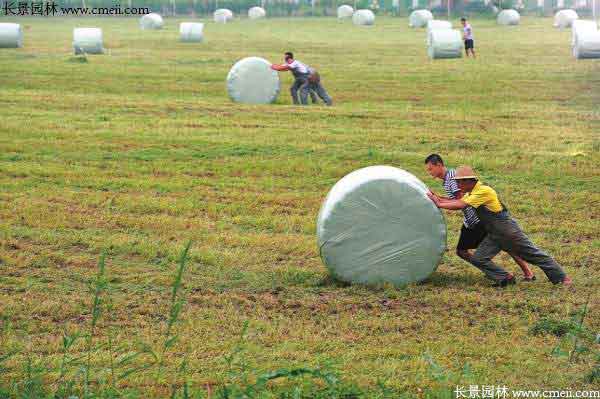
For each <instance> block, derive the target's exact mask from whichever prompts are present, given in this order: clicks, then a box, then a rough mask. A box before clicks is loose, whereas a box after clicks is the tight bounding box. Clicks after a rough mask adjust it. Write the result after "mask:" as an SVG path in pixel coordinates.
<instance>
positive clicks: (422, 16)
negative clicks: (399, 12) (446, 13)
mask: <svg viewBox="0 0 600 399" xmlns="http://www.w3.org/2000/svg"><path fill="white" fill-rule="evenodd" d="M432 19H433V14H432V13H431V11H429V10H415V11H413V12H411V13H410V16H409V17H408V26H410V27H411V28H424V27H426V26H427V22H428V21H431V20H432Z"/></svg>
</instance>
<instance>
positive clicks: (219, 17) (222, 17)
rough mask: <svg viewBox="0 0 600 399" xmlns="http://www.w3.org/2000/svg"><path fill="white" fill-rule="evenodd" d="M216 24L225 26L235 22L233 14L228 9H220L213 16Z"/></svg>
mask: <svg viewBox="0 0 600 399" xmlns="http://www.w3.org/2000/svg"><path fill="white" fill-rule="evenodd" d="M213 19H214V21H215V22H216V23H220V24H224V23H227V22H229V21H231V20H233V12H232V11H231V10H228V9H227V8H219V9H218V10H216V11H215V12H214V14H213Z"/></svg>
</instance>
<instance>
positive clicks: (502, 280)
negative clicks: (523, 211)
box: [428, 166, 571, 287]
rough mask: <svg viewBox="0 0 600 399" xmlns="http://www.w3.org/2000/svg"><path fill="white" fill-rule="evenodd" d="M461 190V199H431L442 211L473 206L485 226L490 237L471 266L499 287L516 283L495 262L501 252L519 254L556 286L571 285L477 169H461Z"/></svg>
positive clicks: (458, 174)
mask: <svg viewBox="0 0 600 399" xmlns="http://www.w3.org/2000/svg"><path fill="white" fill-rule="evenodd" d="M454 179H455V180H456V182H457V184H458V187H459V188H460V190H461V191H462V192H463V193H466V195H464V196H463V197H462V198H461V199H443V198H440V197H438V196H436V195H435V194H433V193H429V194H428V195H429V198H431V200H432V201H433V202H434V203H435V204H436V205H437V206H438V208H443V209H448V210H462V209H464V208H466V207H472V208H474V209H475V212H476V213H477V217H478V218H479V220H481V222H482V223H483V225H484V227H485V229H486V231H487V233H488V234H487V236H486V237H485V238H484V239H483V241H482V242H481V244H479V246H478V247H477V249H476V250H475V253H474V254H473V257H472V259H471V263H472V264H473V265H475V266H476V267H478V268H479V269H480V270H481V271H482V272H483V273H485V275H486V276H487V277H488V278H490V279H491V280H494V281H495V282H496V285H497V286H500V287H505V286H507V285H509V284H514V283H515V277H514V276H513V275H512V274H510V273H508V272H506V270H504V269H503V268H501V267H500V266H498V265H497V264H495V263H494V262H493V261H492V258H493V257H494V256H496V255H497V254H498V253H499V252H500V251H506V252H508V253H511V254H514V255H517V256H519V257H521V258H523V259H524V260H525V261H527V262H529V263H531V264H533V265H536V266H538V267H539V268H540V269H542V270H543V271H544V273H546V276H547V277H548V279H549V280H550V281H551V282H552V283H553V284H565V285H568V284H571V279H570V278H569V277H567V275H566V274H565V272H564V270H563V269H562V267H561V266H560V265H559V264H558V263H557V262H556V261H555V260H554V259H553V258H552V257H551V256H549V255H548V254H546V253H545V252H543V251H542V250H540V249H539V248H537V247H536V246H535V245H534V244H533V243H532V242H531V240H529V238H528V237H527V236H526V235H525V233H524V232H523V230H521V227H520V226H519V225H518V224H517V222H516V221H515V220H514V219H513V218H512V217H511V215H510V213H509V212H508V209H506V207H505V206H504V205H503V204H502V202H500V200H499V199H498V195H497V194H496V191H494V189H493V188H491V187H489V186H486V185H484V184H482V183H481V182H480V181H479V179H478V178H477V176H476V175H475V172H473V169H471V168H470V167H468V166H461V167H459V168H457V169H456V174H455V176H454Z"/></svg>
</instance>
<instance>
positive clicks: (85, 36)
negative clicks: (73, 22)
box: [73, 28, 104, 54]
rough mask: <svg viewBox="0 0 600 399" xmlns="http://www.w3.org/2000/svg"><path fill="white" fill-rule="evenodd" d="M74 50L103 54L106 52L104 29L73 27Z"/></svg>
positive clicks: (78, 52) (76, 51) (83, 52)
mask: <svg viewBox="0 0 600 399" xmlns="http://www.w3.org/2000/svg"><path fill="white" fill-rule="evenodd" d="M73 50H74V51H75V54H102V53H103V52H104V47H103V41H102V29H100V28H75V29H73Z"/></svg>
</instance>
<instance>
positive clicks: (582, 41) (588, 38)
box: [573, 31, 600, 59]
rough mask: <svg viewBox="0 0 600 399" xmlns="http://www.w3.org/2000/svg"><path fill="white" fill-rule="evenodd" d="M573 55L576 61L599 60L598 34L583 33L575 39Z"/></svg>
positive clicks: (599, 44)
mask: <svg viewBox="0 0 600 399" xmlns="http://www.w3.org/2000/svg"><path fill="white" fill-rule="evenodd" d="M576 41H577V42H576V43H575V46H574V47H573V55H574V56H575V58H577V59H585V58H600V32H599V31H596V32H589V31H587V32H583V33H581V34H579V35H577V37H576Z"/></svg>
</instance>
